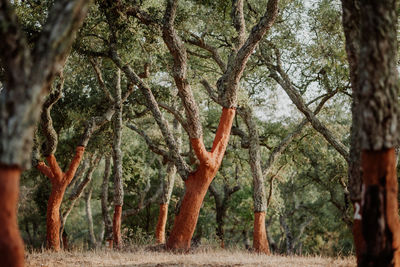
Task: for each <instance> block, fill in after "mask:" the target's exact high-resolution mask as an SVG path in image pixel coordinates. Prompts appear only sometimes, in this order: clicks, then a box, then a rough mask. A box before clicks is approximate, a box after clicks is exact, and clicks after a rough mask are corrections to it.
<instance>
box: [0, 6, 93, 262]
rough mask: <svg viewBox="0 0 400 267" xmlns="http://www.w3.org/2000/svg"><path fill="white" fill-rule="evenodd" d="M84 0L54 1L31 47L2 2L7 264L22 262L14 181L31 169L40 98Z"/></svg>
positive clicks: (2, 250) (2, 253) (1, 238)
mask: <svg viewBox="0 0 400 267" xmlns="http://www.w3.org/2000/svg"><path fill="white" fill-rule="evenodd" d="M88 2H89V1H87V0H76V1H71V2H70V4H69V5H65V2H64V1H56V2H55V3H54V5H53V6H52V8H51V9H50V10H49V11H48V16H47V20H46V23H45V24H44V25H43V27H42V29H43V30H42V32H41V34H40V35H39V38H38V41H37V42H36V44H35V49H34V50H31V47H30V46H29V45H28V44H27V42H26V38H25V36H24V33H23V32H22V30H21V27H20V25H19V23H18V18H17V15H16V13H15V10H14V8H13V6H12V4H11V3H10V2H9V1H5V0H2V1H0V25H1V26H0V51H7V53H4V52H3V53H0V57H1V62H2V64H3V68H4V70H5V82H4V88H3V90H1V92H0V114H1V116H0V140H1V142H0V165H1V168H0V188H1V190H2V192H1V197H2V198H3V197H4V199H3V201H1V202H0V210H1V211H4V212H5V213H1V214H2V216H1V215H0V216H1V220H2V222H3V223H2V227H1V228H2V229H1V235H0V258H1V259H2V264H3V265H5V266H10V267H13V266H23V264H24V258H23V250H24V249H23V242H22V240H21V237H20V235H19V231H18V227H17V223H16V218H17V216H16V204H17V202H16V199H17V198H18V189H17V187H15V188H13V187H12V185H18V183H19V177H20V173H21V171H22V170H24V169H26V168H29V165H30V156H31V155H30V154H31V153H30V152H31V149H32V144H33V133H34V128H35V125H36V122H37V121H38V119H39V114H40V110H41V106H42V104H43V101H44V96H45V95H46V94H47V93H48V88H49V85H50V84H51V83H52V81H53V79H54V76H55V74H56V73H57V72H58V71H59V68H60V66H63V65H64V62H65V59H66V57H67V54H68V52H69V48H70V45H71V43H72V41H73V39H74V37H75V36H74V34H75V32H76V30H77V29H78V27H79V26H80V24H81V22H82V21H83V18H84V17H85V15H86V10H87V5H88ZM55 29H57V30H55ZM32 66H34V67H32ZM10 180H14V181H10ZM10 189H12V190H10ZM11 205H14V206H13V207H11ZM4 215H7V218H3V216H4ZM3 231H4V232H3Z"/></svg>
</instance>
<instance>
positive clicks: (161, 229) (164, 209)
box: [155, 203, 168, 244]
mask: <svg viewBox="0 0 400 267" xmlns="http://www.w3.org/2000/svg"><path fill="white" fill-rule="evenodd" d="M167 217H168V204H167V203H161V204H160V210H159V212H158V219H157V226H156V234H155V235H156V242H157V244H164V243H165V226H166V223H167Z"/></svg>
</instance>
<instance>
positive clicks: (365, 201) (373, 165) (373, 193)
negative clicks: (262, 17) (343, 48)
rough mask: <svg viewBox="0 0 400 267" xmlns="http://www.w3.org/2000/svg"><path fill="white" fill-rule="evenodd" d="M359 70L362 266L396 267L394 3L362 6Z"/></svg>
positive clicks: (399, 242) (399, 234)
mask: <svg viewBox="0 0 400 267" xmlns="http://www.w3.org/2000/svg"><path fill="white" fill-rule="evenodd" d="M359 8H360V42H359V47H360V54H359V65H358V83H357V86H358V90H357V92H354V93H355V94H356V97H357V99H358V101H359V105H360V107H359V110H360V111H359V112H358V113H357V115H358V116H359V118H360V127H361V128H360V138H361V149H362V155H361V165H362V169H363V176H362V177H363V191H362V196H361V203H362V208H361V217H362V234H363V237H364V240H365V244H366V249H365V251H363V252H362V255H361V259H360V265H361V266H400V257H399V256H400V223H399V217H398V201H397V193H398V185H397V175H396V155H395V147H396V145H397V144H398V137H399V135H398V131H399V127H398V122H399V111H398V90H399V88H398V73H397V18H398V17H397V1H395V0H384V1H363V2H361V5H360V6H359Z"/></svg>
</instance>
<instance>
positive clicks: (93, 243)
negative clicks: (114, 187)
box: [85, 184, 97, 249]
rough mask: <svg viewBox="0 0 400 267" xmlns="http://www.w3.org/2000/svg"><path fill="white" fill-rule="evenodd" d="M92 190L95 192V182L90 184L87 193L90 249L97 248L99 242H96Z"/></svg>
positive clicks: (86, 203)
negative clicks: (91, 203)
mask: <svg viewBox="0 0 400 267" xmlns="http://www.w3.org/2000/svg"><path fill="white" fill-rule="evenodd" d="M92 192H93V184H90V186H89V188H88V189H87V191H86V194H85V209H86V219H87V223H88V228H89V240H90V243H89V244H90V249H95V248H96V247H97V242H96V236H95V235H94V229H93V216H92V207H91V205H90V200H91V198H92Z"/></svg>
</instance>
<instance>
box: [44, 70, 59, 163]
mask: <svg viewBox="0 0 400 267" xmlns="http://www.w3.org/2000/svg"><path fill="white" fill-rule="evenodd" d="M63 87H64V76H63V75H62V73H61V74H60V81H59V83H58V85H57V87H56V88H55V89H54V90H53V92H51V94H50V95H49V97H48V98H47V99H46V101H45V102H44V104H43V109H42V114H41V120H40V126H41V129H42V132H43V135H44V136H45V137H46V141H47V142H46V145H45V149H44V151H43V155H44V156H45V157H48V156H50V155H52V154H54V153H55V152H56V149H57V144H58V136H57V132H56V131H55V130H54V127H53V120H52V118H51V114H50V112H51V109H52V107H53V105H54V104H55V103H57V101H58V100H60V98H61V95H62V90H63Z"/></svg>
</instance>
